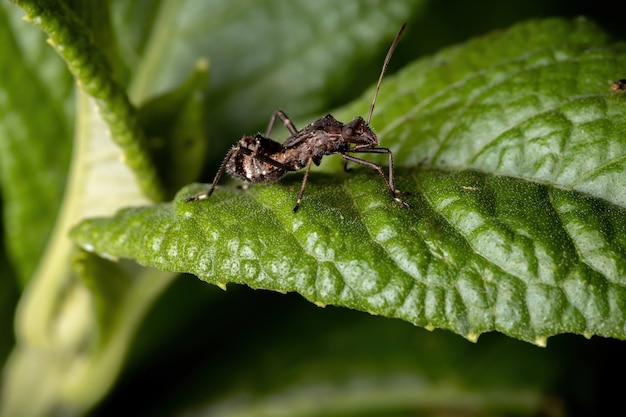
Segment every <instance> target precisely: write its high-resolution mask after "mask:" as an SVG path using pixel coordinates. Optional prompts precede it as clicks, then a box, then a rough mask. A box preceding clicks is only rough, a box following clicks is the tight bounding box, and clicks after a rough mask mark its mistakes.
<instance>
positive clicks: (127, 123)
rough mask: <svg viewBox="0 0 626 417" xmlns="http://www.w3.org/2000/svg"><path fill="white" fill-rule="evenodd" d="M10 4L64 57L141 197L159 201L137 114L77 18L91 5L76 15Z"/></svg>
mask: <svg viewBox="0 0 626 417" xmlns="http://www.w3.org/2000/svg"><path fill="white" fill-rule="evenodd" d="M14 2H15V3H16V4H17V5H19V6H20V7H22V8H23V9H24V11H25V12H26V19H27V20H28V21H29V22H31V23H33V24H34V25H37V26H39V27H40V28H41V29H42V30H43V31H44V32H46V33H47V34H48V35H49V36H50V38H49V43H50V45H52V46H53V47H54V48H55V49H56V51H57V52H58V53H59V55H61V56H62V57H63V59H64V60H65V62H66V63H67V66H68V68H69V70H70V71H71V72H72V74H73V75H74V77H76V80H77V82H78V83H79V85H80V86H81V88H82V89H83V90H84V91H85V92H86V93H87V94H89V95H90V96H91V97H93V99H94V100H95V102H96V105H97V107H98V110H99V111H100V114H101V116H102V118H103V119H104V121H105V122H106V124H107V128H108V130H109V132H110V135H111V137H112V139H113V140H114V141H115V143H117V145H119V146H120V148H121V149H122V150H123V151H124V158H125V163H126V164H127V165H128V166H129V167H131V168H132V169H133V172H134V173H135V174H136V181H137V183H138V184H139V185H140V187H141V189H142V190H143V191H144V193H145V194H146V195H147V196H148V197H150V198H151V199H154V200H160V199H163V197H164V196H163V190H162V189H161V184H160V182H159V179H158V178H157V175H156V170H155V167H154V165H153V162H152V161H151V160H150V158H149V154H148V151H147V144H146V141H145V138H144V135H143V131H142V130H141V127H140V126H139V123H138V121H137V115H136V112H135V109H134V108H133V106H132V105H131V103H130V101H129V99H128V96H127V94H126V92H125V91H124V89H123V87H122V86H121V85H120V83H119V81H118V80H116V78H115V73H114V70H113V68H114V67H115V65H114V63H111V62H110V60H109V59H108V57H110V51H111V47H110V45H107V44H102V45H98V44H97V43H96V42H95V38H97V37H98V32H97V31H95V30H94V27H93V26H90V23H91V22H90V20H89V19H85V18H84V14H83V13H81V11H83V9H89V8H90V7H92V6H93V5H91V4H82V8H81V9H79V10H75V8H70V7H69V6H68V5H67V4H66V3H64V2H42V1H37V0H14ZM89 16H91V15H89ZM91 17H93V16H91ZM100 17H101V18H102V16H100ZM94 18H95V17H94ZM105 22H106V19H105ZM100 23H103V22H102V21H101V22H100Z"/></svg>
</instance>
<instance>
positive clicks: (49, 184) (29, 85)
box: [0, 3, 72, 285]
mask: <svg viewBox="0 0 626 417" xmlns="http://www.w3.org/2000/svg"><path fill="white" fill-rule="evenodd" d="M19 15H21V13H20V11H19V9H17V8H16V7H15V6H13V5H11V4H4V3H3V5H2V6H0V44H1V45H2V46H1V49H2V53H0V73H1V77H0V78H1V79H2V83H1V84H0V184H1V188H2V196H3V198H2V200H3V204H4V207H3V223H4V232H5V235H4V236H5V241H6V248H7V251H8V253H9V259H10V261H11V264H12V265H13V268H14V270H15V272H16V274H17V276H18V278H19V281H20V283H21V285H25V284H26V283H27V282H28V280H29V279H30V277H31V275H32V273H33V271H34V270H35V268H36V266H37V261H38V259H39V257H40V256H41V254H42V252H43V250H44V247H45V245H46V241H47V239H48V238H49V235H50V233H51V231H52V228H53V225H54V221H55V217H56V215H57V211H58V208H59V205H60V198H59V196H60V195H61V194H62V193H63V188H64V186H65V180H66V172H67V166H68V164H69V156H70V150H71V140H70V139H71V132H72V127H71V122H72V116H70V115H69V114H68V112H66V107H65V106H66V101H67V100H68V99H69V98H71V97H72V92H71V88H72V80H71V78H70V77H69V76H68V74H67V73H65V72H63V71H64V68H63V67H64V65H63V62H62V61H61V60H60V59H59V58H58V57H57V56H56V54H55V53H54V52H53V51H52V50H50V48H49V47H47V46H46V49H36V48H30V47H28V46H27V45H29V44H35V45H37V44H38V42H39V44H43V45H44V46H45V44H44V43H43V37H42V36H41V34H40V33H39V31H38V30H37V29H35V28H32V27H29V26H27V25H24V23H23V22H21V21H19ZM34 103H37V105H33V104H34Z"/></svg>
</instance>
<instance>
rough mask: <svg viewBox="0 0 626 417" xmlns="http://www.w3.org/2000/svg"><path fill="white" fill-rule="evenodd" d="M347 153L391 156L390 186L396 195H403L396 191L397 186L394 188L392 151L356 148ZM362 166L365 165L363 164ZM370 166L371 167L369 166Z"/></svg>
mask: <svg viewBox="0 0 626 417" xmlns="http://www.w3.org/2000/svg"><path fill="white" fill-rule="evenodd" d="M347 152H354V153H384V154H387V155H389V186H390V187H391V189H392V190H393V191H394V192H395V193H401V192H400V191H398V190H396V188H395V186H394V180H393V154H392V153H391V151H390V150H389V149H387V148H361V149H358V148H355V149H350V150H348V151H347ZM361 160H362V159H361ZM361 165H365V164H361ZM374 165H376V164H374ZM367 166H369V165H367Z"/></svg>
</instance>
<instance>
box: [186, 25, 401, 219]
mask: <svg viewBox="0 0 626 417" xmlns="http://www.w3.org/2000/svg"><path fill="white" fill-rule="evenodd" d="M405 28H406V23H405V24H403V25H402V27H401V28H400V31H399V32H398V34H397V35H396V37H395V39H394V40H393V42H392V44H391V47H390V48H389V51H388V52H387V56H386V57H385V61H384V63H383V68H382V70H381V72H380V76H379V78H378V83H377V84H376V90H375V92H374V99H373V100H372V104H371V106H370V111H369V115H368V118H367V122H366V121H365V120H363V118H362V117H360V116H359V117H357V118H355V119H354V120H352V121H351V122H349V123H346V124H343V123H341V122H340V121H338V120H336V119H335V118H334V117H333V116H331V115H330V114H328V115H326V116H324V117H322V118H321V119H319V120H316V121H315V122H313V123H311V124H310V125H308V126H306V127H305V128H304V129H302V130H298V129H297V128H296V127H295V126H294V124H293V123H292V122H291V120H289V117H287V115H286V114H285V112H283V111H282V110H277V111H275V112H274V113H273V114H272V117H271V118H270V122H269V125H268V127H267V131H266V132H265V136H263V135H260V134H257V135H256V136H244V137H242V138H241V139H239V141H238V142H237V144H236V145H235V146H233V147H232V148H231V149H230V151H228V153H227V154H226V157H225V158H224V161H223V162H222V164H221V165H220V167H219V169H218V171H217V174H215V178H214V179H213V182H212V183H211V188H209V191H207V192H206V193H204V194H200V195H198V196H195V197H190V198H187V199H186V200H185V202H191V201H200V200H204V199H207V198H209V197H210V196H211V194H213V191H214V190H215V187H216V185H217V182H218V181H219V180H220V177H221V176H222V174H223V173H224V171H226V172H228V173H229V174H230V175H231V176H233V177H236V178H239V179H241V180H243V181H246V182H247V183H251V184H257V183H266V182H271V181H276V180H279V179H280V178H282V177H283V176H285V175H286V174H287V172H290V171H299V170H301V169H303V168H305V171H304V178H303V179H302V185H301V187H300V192H299V193H298V199H297V201H296V205H295V207H294V208H293V212H294V213H296V212H297V211H298V208H299V207H300V203H301V202H302V196H303V195H304V188H305V186H306V182H307V179H308V177H309V171H310V169H311V164H315V165H319V164H320V162H321V160H322V157H324V156H325V155H333V154H339V155H341V157H342V158H344V159H345V164H347V163H348V162H355V163H357V164H360V165H363V166H366V167H368V168H371V169H373V170H375V171H377V172H378V173H379V174H380V176H381V178H382V179H383V181H384V183H385V186H386V187H387V190H388V191H389V194H390V195H391V198H392V199H393V200H394V201H396V202H397V203H399V204H400V205H402V206H404V207H409V205H408V204H407V203H406V202H404V201H403V200H401V199H400V198H399V197H398V195H399V194H403V193H402V192H400V191H398V190H396V189H395V186H394V178H393V155H392V154H391V151H390V150H389V149H387V148H379V147H377V146H378V138H377V137H376V134H375V133H374V132H373V131H372V129H371V128H370V126H369V123H370V120H371V119H372V113H373V111H374V105H375V103H376V97H377V96H378V90H379V89H380V84H381V82H382V79H383V75H384V74H385V70H386V69H387V65H388V64H389V60H390V58H391V55H392V54H393V51H394V50H395V48H396V45H397V44H398V41H399V40H400V37H401V36H402V33H403V32H404V29H405ZM276 118H278V119H280V120H281V122H282V123H283V125H284V126H285V127H286V128H287V130H289V132H290V133H291V135H290V136H289V137H288V138H287V139H286V140H285V141H284V142H283V143H282V144H280V143H278V142H276V141H274V140H273V139H270V138H269V135H270V133H271V131H272V128H273V127H274V123H275V121H276ZM354 153H382V154H387V155H388V156H389V177H386V176H385V173H384V172H383V168H382V167H381V166H380V165H378V164H375V163H373V162H369V161H366V160H364V159H361V158H357V157H355V156H352V155H351V154H354Z"/></svg>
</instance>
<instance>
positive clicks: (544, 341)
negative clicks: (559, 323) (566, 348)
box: [533, 336, 548, 347]
mask: <svg viewBox="0 0 626 417" xmlns="http://www.w3.org/2000/svg"><path fill="white" fill-rule="evenodd" d="M533 343H534V344H535V345H537V346H539V347H546V346H547V345H548V338H547V337H546V336H537V337H536V338H535V340H533Z"/></svg>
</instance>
